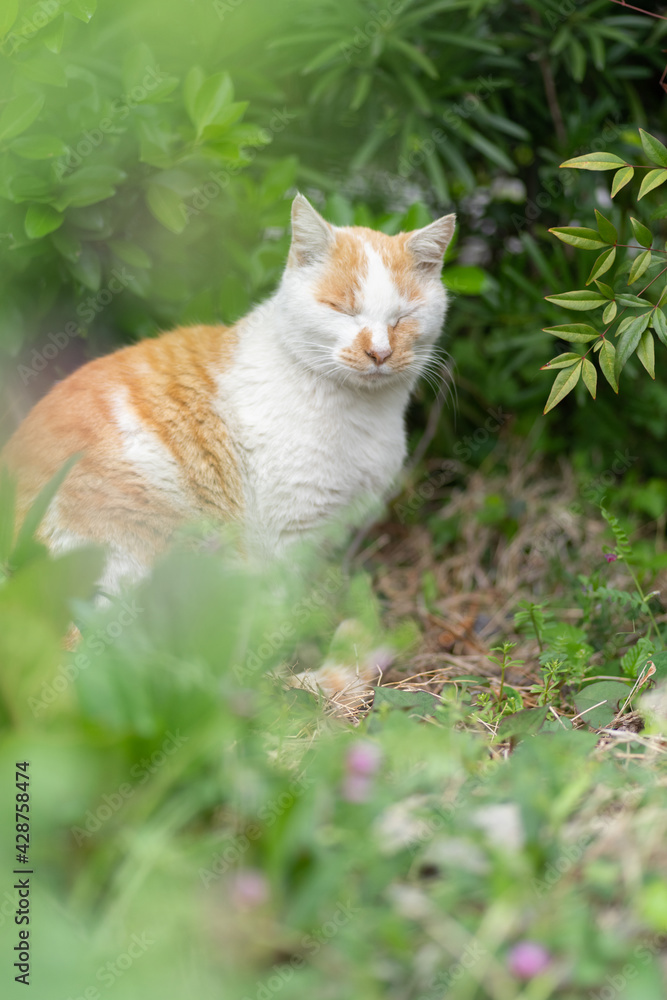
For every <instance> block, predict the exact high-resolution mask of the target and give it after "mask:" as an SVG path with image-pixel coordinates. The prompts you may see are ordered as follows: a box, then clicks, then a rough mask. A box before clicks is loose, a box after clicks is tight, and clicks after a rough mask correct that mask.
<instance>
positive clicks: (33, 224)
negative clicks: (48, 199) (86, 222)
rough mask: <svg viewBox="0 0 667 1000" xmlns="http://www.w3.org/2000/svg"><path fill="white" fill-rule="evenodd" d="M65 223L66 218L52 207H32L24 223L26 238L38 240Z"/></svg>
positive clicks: (29, 208)
mask: <svg viewBox="0 0 667 1000" xmlns="http://www.w3.org/2000/svg"><path fill="white" fill-rule="evenodd" d="M64 221H65V216H64V215H62V213H61V212H56V210H55V208H52V207H51V206H50V205H30V206H29V207H28V211H27V212H26V215H25V221H24V228H25V233H26V236H29V237H30V239H31V240H38V239H39V238H40V237H42V236H46V234H47V233H52V232H53V231H54V230H55V229H58V228H59V227H60V226H62V224H63V222H64Z"/></svg>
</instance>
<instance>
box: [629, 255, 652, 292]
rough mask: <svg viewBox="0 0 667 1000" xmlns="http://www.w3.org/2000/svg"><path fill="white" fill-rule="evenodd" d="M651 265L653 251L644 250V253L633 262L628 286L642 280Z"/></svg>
mask: <svg viewBox="0 0 667 1000" xmlns="http://www.w3.org/2000/svg"><path fill="white" fill-rule="evenodd" d="M650 263H651V251H650V250H644V251H642V253H640V254H638V255H637V256H636V257H635V259H634V260H633V262H632V267H631V268H630V274H629V275H628V284H629V285H632V284H633V282H635V281H637V280H638V279H639V278H641V276H642V274H643V273H644V271H645V270H646V268H647V267H648V266H649V264H650Z"/></svg>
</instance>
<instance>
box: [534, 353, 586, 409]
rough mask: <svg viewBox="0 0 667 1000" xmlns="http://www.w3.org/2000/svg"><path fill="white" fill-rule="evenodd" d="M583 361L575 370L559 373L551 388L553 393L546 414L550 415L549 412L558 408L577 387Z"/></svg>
mask: <svg viewBox="0 0 667 1000" xmlns="http://www.w3.org/2000/svg"><path fill="white" fill-rule="evenodd" d="M582 363H583V358H582V361H580V362H579V364H578V365H575V366H574V368H566V369H565V370H564V371H562V372H558V375H556V378H555V379H554V384H553V385H552V387H551V392H550V393H549V398H548V399H547V405H546V406H545V407H544V412H545V413H548V412H549V410H553V408H554V406H558V404H559V403H560V402H561V400H562V399H564V398H565V397H566V396H567V394H568V393H569V392H572V390H573V389H574V387H575V385H576V384H577V382H578V381H579V379H580V378H581V370H582Z"/></svg>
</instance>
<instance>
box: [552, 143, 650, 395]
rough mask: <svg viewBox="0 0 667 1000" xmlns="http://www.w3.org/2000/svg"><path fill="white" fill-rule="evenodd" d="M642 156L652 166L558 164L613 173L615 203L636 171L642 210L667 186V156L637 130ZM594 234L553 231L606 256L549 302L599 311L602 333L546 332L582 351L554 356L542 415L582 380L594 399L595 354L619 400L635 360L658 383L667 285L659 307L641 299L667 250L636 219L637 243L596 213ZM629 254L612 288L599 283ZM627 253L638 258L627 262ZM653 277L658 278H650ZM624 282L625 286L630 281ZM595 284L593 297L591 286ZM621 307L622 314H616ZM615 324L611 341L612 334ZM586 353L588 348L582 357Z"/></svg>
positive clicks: (588, 157) (602, 158) (605, 160)
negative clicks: (577, 285)
mask: <svg viewBox="0 0 667 1000" xmlns="http://www.w3.org/2000/svg"><path fill="white" fill-rule="evenodd" d="M639 135H640V139H641V143H642V148H643V150H644V153H645V154H646V156H647V158H648V159H649V160H650V161H651V162H650V163H649V164H641V165H636V164H632V163H628V162H627V161H626V160H623V159H622V158H621V157H620V156H616V155H615V154H614V153H605V152H596V153H588V154H585V155H583V156H575V157H574V158H573V159H570V160H566V161H565V162H564V163H561V167H565V168H570V169H574V170H595V171H597V170H603V171H604V170H613V171H615V173H614V177H613V180H612V185H611V197H612V198H614V197H615V196H616V195H617V194H618V192H619V191H620V190H622V188H624V187H625V186H626V185H627V184H629V183H630V181H631V180H632V179H633V177H634V176H635V171H636V170H646V171H647V173H646V174H645V175H644V177H643V179H642V181H641V184H640V187H639V192H638V195H637V201H638V202H639V201H640V200H641V199H642V198H643V197H644V196H645V195H647V194H648V193H649V192H651V191H654V190H656V188H658V187H660V186H661V185H662V184H664V183H665V182H666V181H667V148H666V147H665V146H664V145H663V144H662V143H661V142H660V140H659V139H656V138H655V136H653V135H651V134H650V133H649V132H645V131H644V130H643V129H639ZM595 217H596V228H588V227H583V226H561V227H555V228H553V229H550V230H549V231H550V232H551V233H553V234H554V236H557V237H558V239H559V240H561V241H562V242H563V243H566V244H569V245H570V246H573V247H576V248H577V249H579V250H597V251H601V252H600V253H599V256H598V257H597V258H596V260H595V261H594V263H593V267H592V268H591V271H590V274H589V276H588V280H587V281H586V288H583V289H578V290H575V291H571V292H560V293H558V294H556V295H547V296H546V299H547V301H548V302H553V303H554V304H555V305H560V306H563V307H564V308H566V309H570V310H573V311H577V312H588V311H593V310H596V309H600V308H602V310H603V311H602V324H603V327H604V328H603V329H602V330H600V329H598V328H597V327H595V326H593V325H592V324H590V323H566V324H562V325H559V326H552V327H546V328H545V332H546V333H550V334H552V335H553V336H554V337H557V338H558V339H559V340H562V341H565V342H566V343H570V344H575V345H581V346H579V347H577V348H576V349H573V350H571V351H568V352H566V353H563V354H559V355H557V357H555V358H552V360H551V361H549V362H547V364H546V365H543V367H542V370H543V371H545V370H546V371H551V370H553V369H558V374H557V375H556V378H555V380H554V383H553V386H552V388H551V392H550V394H549V398H548V399H547V404H546V406H545V408H544V412H545V413H548V412H549V410H552V409H553V408H554V407H555V406H557V405H558V403H560V402H561V400H563V399H564V398H565V397H566V396H567V395H568V394H569V393H570V392H572V390H573V389H574V388H575V386H576V385H578V383H579V381H580V380H582V381H583V383H584V385H585V386H586V388H587V389H588V391H589V392H590V394H591V396H592V397H593V399H595V397H596V394H597V368H596V366H595V364H594V363H593V360H591V358H590V357H589V355H593V357H594V356H595V355H596V354H597V357H598V364H599V367H600V371H601V372H602V374H603V375H604V377H605V378H606V380H607V381H608V382H609V384H610V385H611V387H612V389H613V390H614V392H616V393H618V382H619V378H620V375H621V372H622V371H623V369H624V367H625V365H626V364H627V362H628V360H629V359H630V358H631V357H632V355H633V354H635V353H636V355H637V357H638V358H639V361H640V362H641V364H642V365H643V366H644V368H645V369H646V371H647V372H648V374H649V375H650V376H651V378H653V379H654V378H655V341H654V334H655V335H656V336H657V338H658V340H659V341H660V343H662V344H663V345H664V346H665V347H667V318H666V317H665V313H664V311H663V309H662V307H661V306H662V301H663V298H664V296H665V292H666V291H667V283H665V284H664V285H663V287H662V288H661V290H660V294H659V295H658V298H657V301H656V302H651V301H650V300H649V299H647V298H645V297H644V296H645V295H646V293H647V292H648V291H649V289H651V288H652V287H653V285H655V283H656V282H657V281H659V279H660V278H662V277H663V275H664V274H665V273H667V247H665V248H661V247H659V246H657V238H656V237H655V236H654V234H653V233H652V232H651V230H650V229H648V227H647V226H645V225H644V224H643V223H642V222H640V221H639V219H636V218H634V217H631V218H630V225H631V227H632V233H633V235H634V239H635V241H636V242H635V243H630V242H622V241H621V240H620V238H619V234H618V231H617V229H616V227H615V226H614V225H613V223H612V222H611V221H610V220H609V219H607V218H606V217H605V216H604V215H603V214H602V213H601V212H599V211H598V210H597V209H596V210H595ZM619 250H624V251H626V253H625V255H624V257H623V260H622V261H621V262H620V263H619V264H618V266H617V267H616V270H615V273H614V277H613V279H612V284H611V285H610V284H607V283H606V282H603V281H601V280H600V279H601V278H602V276H603V275H605V274H606V273H607V272H608V271H610V270H611V268H612V267H613V266H614V264H615V263H616V258H617V252H618V251H619ZM628 251H632V252H633V253H635V252H636V256H635V257H634V258H630V257H629V254H628ZM649 269H651V271H650V277H649V280H648V281H647V282H646V284H645V285H644V286H643V287H642V289H641V290H640V291H639V292H638V293H637V294H633V293H631V292H629V291H626V290H625V288H623V289H621V290H619V288H618V286H619V285H620V284H621V283H622V284H623V285H625V286H626V287H627V286H630V285H633V284H635V283H636V282H638V281H639V280H640V279H641V278H642V277H643V276H644V275H645V274H646V273H647V272H649ZM653 271H655V273H652V272H653ZM626 274H627V279H626ZM592 284H594V285H595V289H593V288H589V287H588V286H590V285H592ZM619 307H620V310H619ZM629 309H630V310H632V309H641V310H643V311H642V312H641V314H640V315H638V316H625V313H626V312H627V311H628V310H629ZM616 324H618V326H617V327H616V331H615V333H614V335H613V336H614V338H615V340H614V339H612V338H611V336H610V334H611V331H612V328H613V327H614V326H615V325H616ZM583 345H588V346H587V347H586V348H585V349H584V346H583Z"/></svg>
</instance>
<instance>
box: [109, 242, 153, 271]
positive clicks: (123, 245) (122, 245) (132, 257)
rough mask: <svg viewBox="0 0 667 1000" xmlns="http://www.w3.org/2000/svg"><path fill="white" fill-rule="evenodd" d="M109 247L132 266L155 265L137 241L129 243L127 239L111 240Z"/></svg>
mask: <svg viewBox="0 0 667 1000" xmlns="http://www.w3.org/2000/svg"><path fill="white" fill-rule="evenodd" d="M109 249H110V250H112V251H113V252H114V253H115V254H116V257H120V259H121V260H124V261H125V263H126V264H131V265H132V267H140V268H145V267H152V265H153V262H152V260H151V258H150V257H149V256H148V254H147V253H146V251H145V250H142V249H141V247H139V246H137V244H136V243H128V242H126V241H125V240H110V241H109Z"/></svg>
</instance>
